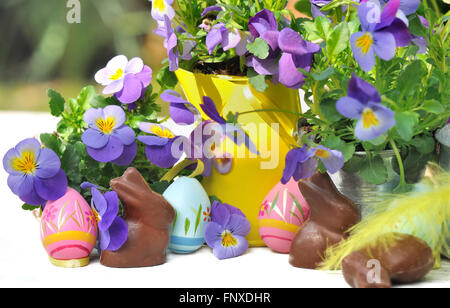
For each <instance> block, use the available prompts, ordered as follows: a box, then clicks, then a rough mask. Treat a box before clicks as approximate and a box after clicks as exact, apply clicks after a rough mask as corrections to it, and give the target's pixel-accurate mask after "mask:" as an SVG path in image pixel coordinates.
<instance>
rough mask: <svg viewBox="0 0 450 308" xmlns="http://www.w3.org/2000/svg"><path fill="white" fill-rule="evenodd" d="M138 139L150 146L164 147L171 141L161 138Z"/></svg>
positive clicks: (146, 137)
mask: <svg viewBox="0 0 450 308" xmlns="http://www.w3.org/2000/svg"><path fill="white" fill-rule="evenodd" d="M137 139H138V140H139V141H140V142H142V143H143V144H145V145H148V146H164V145H166V144H167V143H168V142H169V140H170V139H168V138H162V137H159V136H138V137H137Z"/></svg>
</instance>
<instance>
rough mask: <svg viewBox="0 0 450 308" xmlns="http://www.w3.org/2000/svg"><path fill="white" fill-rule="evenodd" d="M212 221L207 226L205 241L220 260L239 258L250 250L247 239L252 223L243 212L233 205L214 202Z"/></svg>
mask: <svg viewBox="0 0 450 308" xmlns="http://www.w3.org/2000/svg"><path fill="white" fill-rule="evenodd" d="M211 218H212V221H211V222H208V223H207V224H206V226H205V241H206V243H207V244H208V246H209V247H211V248H212V249H213V253H214V255H215V256H216V257H217V258H218V259H220V260H223V259H228V258H234V257H238V256H240V255H242V254H244V253H245V251H246V250H247V249H248V242H247V239H246V238H245V237H246V236H247V234H248V233H249V232H250V222H249V221H248V220H247V218H246V217H245V215H244V214H242V212H241V211H240V210H238V209H236V208H234V207H232V206H231V205H228V204H220V203H219V202H218V201H214V203H213V206H212V213H211Z"/></svg>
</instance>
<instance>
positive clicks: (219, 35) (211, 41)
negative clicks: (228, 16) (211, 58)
mask: <svg viewBox="0 0 450 308" xmlns="http://www.w3.org/2000/svg"><path fill="white" fill-rule="evenodd" d="M224 31H226V32H227V30H226V28H225V25H224V24H217V25H215V26H214V27H213V28H212V29H211V31H209V33H208V35H207V36H206V47H207V49H208V52H209V54H210V55H211V54H212V53H213V52H214V49H216V47H217V45H219V44H220V43H222V41H223V32H224Z"/></svg>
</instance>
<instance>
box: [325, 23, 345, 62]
mask: <svg viewBox="0 0 450 308" xmlns="http://www.w3.org/2000/svg"><path fill="white" fill-rule="evenodd" d="M349 40H350V30H349V28H348V25H347V23H346V22H342V23H340V24H339V25H338V26H337V27H336V28H334V30H333V33H331V35H330V38H329V39H328V40H327V53H328V55H329V56H330V57H332V56H336V55H338V54H339V53H341V52H342V51H344V50H345V49H346V48H347V47H348V44H349Z"/></svg>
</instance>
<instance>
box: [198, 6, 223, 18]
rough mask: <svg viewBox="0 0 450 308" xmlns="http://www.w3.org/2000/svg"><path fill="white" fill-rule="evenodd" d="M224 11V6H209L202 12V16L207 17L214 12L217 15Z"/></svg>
mask: <svg viewBox="0 0 450 308" xmlns="http://www.w3.org/2000/svg"><path fill="white" fill-rule="evenodd" d="M221 11H223V9H222V7H220V6H218V5H213V6H208V7H207V8H206V9H204V10H203V12H202V17H205V16H206V15H209V14H210V13H213V14H215V15H217V13H218V12H221Z"/></svg>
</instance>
